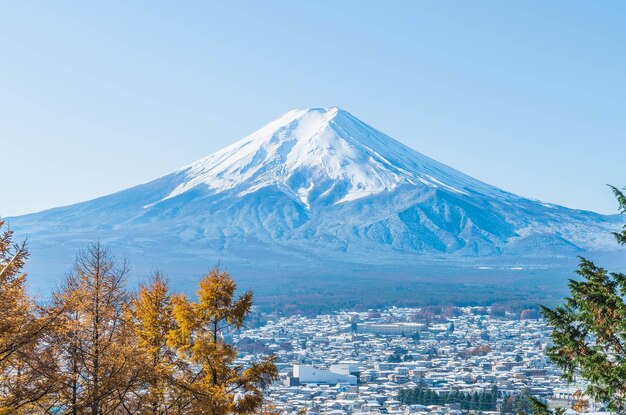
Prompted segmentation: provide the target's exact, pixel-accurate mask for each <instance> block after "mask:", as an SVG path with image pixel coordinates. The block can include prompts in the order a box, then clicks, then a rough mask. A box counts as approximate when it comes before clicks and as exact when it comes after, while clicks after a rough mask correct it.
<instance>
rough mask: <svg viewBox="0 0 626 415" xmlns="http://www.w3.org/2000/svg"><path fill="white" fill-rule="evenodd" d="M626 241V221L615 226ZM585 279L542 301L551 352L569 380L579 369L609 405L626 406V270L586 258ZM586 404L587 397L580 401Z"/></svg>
mask: <svg viewBox="0 0 626 415" xmlns="http://www.w3.org/2000/svg"><path fill="white" fill-rule="evenodd" d="M612 189H613V192H614V194H615V196H616V198H617V200H618V202H619V208H620V212H621V213H622V214H624V213H626V196H624V194H623V193H622V192H621V191H620V190H618V189H617V188H614V187H613V188H612ZM613 235H614V236H615V237H616V239H617V242H618V243H619V244H622V245H624V244H626V225H624V228H623V230H622V231H621V232H615V233H613ZM577 273H578V275H579V276H580V277H581V279H580V280H570V282H569V289H570V297H568V298H566V299H565V301H564V304H563V305H560V306H558V307H556V308H554V309H550V308H548V307H542V313H543V315H544V316H545V318H546V319H547V320H548V322H549V323H550V325H551V326H553V327H554V328H553V331H552V333H551V338H552V341H553V345H552V346H550V348H549V349H548V356H549V357H550V359H552V361H553V362H555V363H556V364H557V365H558V366H559V367H560V368H561V369H562V370H563V373H564V377H565V378H566V379H567V380H568V381H569V382H571V381H573V380H574V375H575V374H577V373H579V374H580V376H581V377H583V378H584V379H585V380H587V382H588V386H587V388H586V390H585V393H586V394H587V395H588V396H590V397H591V398H593V399H594V400H596V401H599V402H604V403H606V404H607V406H608V408H609V410H611V411H616V412H623V411H625V410H626V381H625V379H626V325H625V324H624V322H625V321H626V303H625V302H624V296H626V275H624V274H622V273H610V272H608V271H607V270H606V269H604V268H602V267H599V266H596V265H595V264H594V263H593V262H591V261H589V260H587V259H585V258H581V259H580V264H579V268H578V271H577ZM579 404H583V402H579Z"/></svg>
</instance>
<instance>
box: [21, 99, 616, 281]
mask: <svg viewBox="0 0 626 415" xmlns="http://www.w3.org/2000/svg"><path fill="white" fill-rule="evenodd" d="M619 220H620V218H617V217H612V216H603V215H599V214H595V213H592V212H586V211H579V210H572V209H567V208H564V207H561V206H556V205H551V204H545V203H541V202H539V201H534V200H530V199H525V198H522V197H520V196H517V195H514V194H511V193H508V192H506V191H503V190H500V189H498V188H496V187H493V186H490V185H488V184H485V183H483V182H480V181H478V180H476V179H473V178H471V177H469V176H467V175H465V174H463V173H461V172H459V171H457V170H454V169H452V168H450V167H448V166H446V165H444V164H441V163H439V162H437V161H435V160H432V159H430V158H428V157H426V156H424V155H422V154H420V153H418V152H416V151H414V150H412V149H410V148H408V147H406V146H404V145H403V144H401V143H399V142H397V141H395V140H394V139H392V138H391V137H388V136H386V135H385V134H383V133H381V132H379V131H378V130H376V129H374V128H372V127H370V126H368V125H366V124H364V123H362V122H361V121H359V120H358V119H356V118H355V117H354V116H352V115H351V114H349V113H348V112H346V111H343V110H341V109H338V108H328V109H319V108H318V109H303V110H293V111H290V112H288V113H286V114H284V115H283V116H281V117H280V118H278V119H277V120H275V121H273V122H271V123H269V124H268V125H266V126H265V127H263V128H261V129H260V130H258V131H256V132H255V133H253V134H251V135H249V136H248V137H246V138H244V139H242V140H240V141H238V142H236V143H234V144H232V145H230V146H228V147H226V148H224V149H223V150H220V151H218V152H217V153H215V154H213V155H210V156H208V157H206V158H204V159H202V160H199V161H198V162H196V163H193V164H191V165H189V166H186V167H183V168H181V169H179V170H177V171H175V172H172V173H171V174H169V175H166V176H164V177H161V178H159V179H156V180H154V181H152V182H150V183H146V184H143V185H139V186H136V187H133V188H131V189H127V190H124V191H122V192H119V193H115V194H113V195H109V196H105V197H102V198H99V199H95V200H91V201H87V202H84V203H79V204H76V205H72V206H67V207H62V208H56V209H51V210H48V211H44V212H40V213H36V214H31V215H25V216H22V217H16V218H10V223H11V225H12V227H13V228H14V229H15V230H16V231H17V232H18V234H19V235H28V237H29V240H30V241H31V245H32V246H33V248H34V249H35V251H34V254H35V255H37V258H46V259H48V260H49V259H50V258H58V257H59V256H61V255H68V254H69V252H71V251H73V250H75V249H76V247H78V246H80V245H81V244H84V243H86V242H88V241H92V240H95V239H101V240H104V241H107V242H110V243H112V244H113V245H114V246H116V247H119V248H120V249H121V250H124V251H125V252H128V253H129V255H130V256H131V257H135V258H138V259H139V260H140V261H145V262H146V263H148V262H150V261H154V262H156V263H157V264H158V265H161V266H162V265H163V264H165V265H167V264H170V263H181V262H185V261H186V262H185V263H186V264H200V263H202V264H204V266H207V264H209V265H210V264H213V263H215V262H216V261H218V260H223V261H226V262H229V263H230V264H239V265H241V264H245V265H246V266H248V267H249V268H250V269H252V270H254V269H255V267H263V266H265V267H267V268H272V267H274V266H277V264H281V266H283V267H285V272H286V273H289V272H300V271H301V268H303V267H307V266H315V267H318V268H319V269H321V272H324V269H325V265H324V264H327V266H328V267H332V269H333V272H338V270H345V272H348V273H349V272H350V271H349V270H350V269H354V264H380V263H387V264H390V266H392V267H393V266H397V267H404V266H405V265H406V263H407V262H410V263H415V262H416V261H417V262H419V261H421V260H425V261H431V260H433V259H434V258H440V259H441V260H445V261H450V260H454V261H457V262H463V261H466V262H467V261H469V258H474V259H477V258H478V259H480V258H492V259H493V261H495V262H497V261H498V260H497V258H502V257H503V256H507V257H509V258H516V261H520V260H521V258H531V259H532V260H533V261H535V260H536V259H537V258H545V259H546V262H551V261H553V260H554V258H561V257H572V256H573V255H574V254H575V253H576V252H581V251H589V250H591V251H593V250H604V249H610V248H612V247H613V243H612V241H611V239H610V236H608V232H609V231H610V230H613V229H615V224H616V223H617V222H618V221H619ZM70 256H71V255H70ZM41 261H42V262H43V261H44V259H41ZM470 262H471V261H470ZM242 266H243V265H242ZM289 270H291V271H289ZM342 272H344V271H342Z"/></svg>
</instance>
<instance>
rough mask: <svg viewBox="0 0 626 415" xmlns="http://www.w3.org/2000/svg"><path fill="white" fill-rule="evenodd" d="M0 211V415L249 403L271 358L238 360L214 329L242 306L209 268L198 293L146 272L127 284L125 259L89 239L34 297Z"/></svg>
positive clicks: (246, 308) (156, 414) (78, 414)
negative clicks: (133, 287)
mask: <svg viewBox="0 0 626 415" xmlns="http://www.w3.org/2000/svg"><path fill="white" fill-rule="evenodd" d="M3 225H4V223H3V222H2V221H1V220H0V229H3V231H2V232H1V233H0V415H5V414H6V415H8V414H11V415H22V414H56V415H61V414H71V415H83V414H85V415H87V414H88V415H118V414H127V415H129V414H138V415H144V414H150V415H166V414H167V415H196V414H211V415H225V414H249V413H252V412H255V411H258V410H259V408H260V407H261V405H262V404H263V391H264V389H265V388H266V387H267V386H268V385H269V384H270V383H271V382H272V381H273V380H275V379H276V378H277V377H278V372H277V369H276V366H275V365H274V358H273V357H267V358H265V359H262V360H259V361H258V362H256V363H254V364H251V365H249V366H247V367H241V366H237V365H235V364H234V360H235V358H236V356H237V349H236V348H235V347H234V346H233V345H231V344H228V343H226V342H225V341H224V335H225V334H226V333H227V332H228V331H230V330H236V329H239V328H241V327H242V325H243V322H244V320H245V319H246V317H247V316H248V315H249V314H250V310H251V307H252V293H251V292H246V293H244V294H243V295H241V296H239V297H236V296H235V289H236V285H235V282H234V281H233V279H232V278H231V277H230V276H229V275H228V273H226V272H223V271H221V270H219V269H213V270H212V271H211V272H210V273H209V274H207V275H206V276H204V277H203V278H202V279H201V280H200V282H199V287H198V295H197V301H191V300H190V299H188V298H186V297H185V296H184V295H183V294H174V293H172V292H171V291H170V290H169V288H168V286H167V283H166V281H165V280H164V279H163V278H162V277H161V276H160V275H159V274H158V273H157V274H155V275H153V276H152V277H151V278H150V279H149V281H148V282H146V283H145V284H142V285H141V286H140V287H139V290H138V292H136V293H131V292H130V291H129V290H128V288H127V286H126V276H127V274H128V267H127V265H126V264H125V262H120V261H116V260H115V258H114V257H113V256H112V255H111V253H110V252H109V251H108V250H107V248H106V247H104V246H103V245H101V244H99V243H96V244H93V245H90V246H89V247H87V248H86V249H84V250H83V251H81V252H80V253H79V254H78V255H77V257H76V260H75V262H74V266H73V269H72V271H71V272H70V273H69V274H68V275H67V276H66V278H65V280H64V282H63V283H62V284H61V285H60V287H59V288H58V289H57V290H56V291H55V292H54V293H53V295H52V299H51V301H50V302H49V303H48V304H46V305H45V306H43V305H41V304H38V303H37V302H35V301H34V300H33V299H32V298H30V297H29V296H28V294H27V292H26V289H25V283H26V276H25V274H24V273H23V272H22V269H23V267H24V265H25V261H26V259H27V257H28V252H27V249H26V245H25V244H23V243H22V244H15V243H14V242H13V240H12V237H13V234H12V232H11V231H10V230H7V229H5V228H4V227H3Z"/></svg>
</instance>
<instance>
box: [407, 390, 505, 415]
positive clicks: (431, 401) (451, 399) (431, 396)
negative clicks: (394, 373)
mask: <svg viewBox="0 0 626 415" xmlns="http://www.w3.org/2000/svg"><path fill="white" fill-rule="evenodd" d="M500 397H501V393H500V392H499V391H498V388H497V387H496V386H495V385H494V386H493V387H492V388H491V390H489V391H483V392H475V393H466V392H459V391H452V392H450V393H446V394H442V395H439V394H437V393H436V392H435V391H434V390H432V389H430V388H427V387H425V386H422V385H419V386H416V387H415V388H412V389H401V390H400V394H399V398H398V399H399V401H400V402H402V403H403V404H406V405H416V404H417V405H424V406H428V405H450V404H457V405H460V406H461V409H463V410H475V411H495V410H496V408H497V404H498V399H499V398H500Z"/></svg>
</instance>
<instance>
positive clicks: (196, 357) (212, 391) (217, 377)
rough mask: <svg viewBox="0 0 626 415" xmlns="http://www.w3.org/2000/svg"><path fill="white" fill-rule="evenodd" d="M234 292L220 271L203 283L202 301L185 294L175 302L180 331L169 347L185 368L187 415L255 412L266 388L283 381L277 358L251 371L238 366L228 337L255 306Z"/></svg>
mask: <svg viewBox="0 0 626 415" xmlns="http://www.w3.org/2000/svg"><path fill="white" fill-rule="evenodd" d="M235 289H236V285H235V282H234V281H233V279H232V278H231V277H230V276H229V275H228V273H226V272H222V271H220V270H219V269H217V268H216V269H213V270H212V271H211V272H210V273H209V274H208V275H207V276H205V277H204V278H202V280H201V281H200V283H199V290H198V301H197V302H191V301H189V300H188V299H187V298H186V297H185V296H184V295H178V296H175V297H174V299H173V314H174V318H175V319H176V323H177V328H176V329H175V330H173V331H171V332H170V333H169V338H168V344H169V345H170V346H172V347H175V348H176V350H177V352H178V357H179V358H180V359H183V360H184V362H185V363H186V367H185V371H184V372H183V373H181V374H180V375H179V376H178V378H177V379H176V380H177V383H178V385H179V387H180V388H181V389H182V390H184V391H185V393H186V399H187V400H186V404H185V405H186V406H185V413H186V414H190V415H201V414H209V415H226V414H250V413H253V412H254V411H256V410H258V409H259V408H260V407H261V404H262V403H263V390H264V388H265V387H267V386H268V385H269V384H270V383H271V382H272V381H273V380H275V379H277V377H278V371H277V369H276V366H275V365H274V358H273V357H269V358H266V359H264V360H261V361H259V362H256V363H253V364H251V365H250V366H249V367H247V368H243V367H239V366H235V365H233V360H234V359H235V357H236V356H237V349H236V348H235V347H234V346H232V345H230V344H227V343H225V342H224V340H223V335H224V334H225V332H226V331H228V330H233V329H240V328H241V327H242V326H243V322H244V320H245V318H246V317H247V316H248V315H249V314H250V309H251V307H252V293H251V292H246V293H244V294H243V295H242V296H240V297H239V298H236V299H235V297H234V294H235Z"/></svg>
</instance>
